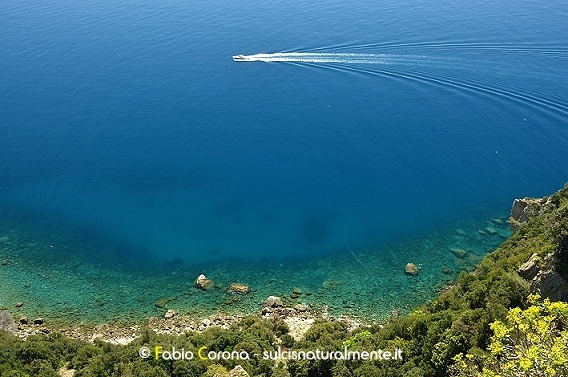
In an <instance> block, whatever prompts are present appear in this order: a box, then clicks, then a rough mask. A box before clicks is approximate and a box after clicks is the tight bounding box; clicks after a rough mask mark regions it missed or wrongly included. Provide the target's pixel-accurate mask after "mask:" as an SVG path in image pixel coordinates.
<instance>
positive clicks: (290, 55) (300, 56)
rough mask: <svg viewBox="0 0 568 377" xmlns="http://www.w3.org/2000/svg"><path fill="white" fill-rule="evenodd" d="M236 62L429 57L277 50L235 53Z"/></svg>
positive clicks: (381, 60)
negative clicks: (249, 53)
mask: <svg viewBox="0 0 568 377" xmlns="http://www.w3.org/2000/svg"><path fill="white" fill-rule="evenodd" d="M233 60H234V61H238V62H289V63H347V64H401V63H406V64H409V63H412V62H415V63H424V62H427V61H431V60H432V58H431V57H427V56H419V55H396V54H358V53H341V52H338V53H330V52H277V53H273V54H254V55H235V56H233Z"/></svg>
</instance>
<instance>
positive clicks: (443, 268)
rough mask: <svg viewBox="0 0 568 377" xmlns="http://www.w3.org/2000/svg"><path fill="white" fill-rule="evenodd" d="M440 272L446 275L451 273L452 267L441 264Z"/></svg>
mask: <svg viewBox="0 0 568 377" xmlns="http://www.w3.org/2000/svg"><path fill="white" fill-rule="evenodd" d="M442 272H443V273H444V274H446V275H448V274H451V273H452V269H451V268H449V267H448V266H442Z"/></svg>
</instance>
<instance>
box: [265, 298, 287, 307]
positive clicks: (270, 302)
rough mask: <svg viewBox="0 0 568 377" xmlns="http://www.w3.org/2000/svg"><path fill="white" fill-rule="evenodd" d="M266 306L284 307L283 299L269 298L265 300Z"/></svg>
mask: <svg viewBox="0 0 568 377" xmlns="http://www.w3.org/2000/svg"><path fill="white" fill-rule="evenodd" d="M264 306H268V307H270V308H276V307H280V306H283V305H282V299H281V298H280V297H278V296H268V298H267V299H266V300H264Z"/></svg>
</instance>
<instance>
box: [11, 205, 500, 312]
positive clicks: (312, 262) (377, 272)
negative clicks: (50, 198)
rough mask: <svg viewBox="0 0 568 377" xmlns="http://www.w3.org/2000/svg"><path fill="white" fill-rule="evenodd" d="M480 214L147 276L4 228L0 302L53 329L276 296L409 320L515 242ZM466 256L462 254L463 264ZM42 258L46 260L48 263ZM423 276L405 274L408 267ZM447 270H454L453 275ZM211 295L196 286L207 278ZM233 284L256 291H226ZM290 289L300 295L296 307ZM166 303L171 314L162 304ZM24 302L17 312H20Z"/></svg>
mask: <svg viewBox="0 0 568 377" xmlns="http://www.w3.org/2000/svg"><path fill="white" fill-rule="evenodd" d="M489 214H490V213H488V211H481V210H480V211H479V212H478V213H477V215H478V218H477V220H476V221H474V220H472V219H468V220H464V221H458V222H452V223H451V224H438V225H437V226H436V227H435V228H433V229H430V230H429V231H428V232H424V233H418V234H414V235H412V236H410V237H405V238H404V239H401V240H397V241H393V242H392V243H389V244H385V245H381V246H378V247H373V248H366V249H356V250H352V251H353V254H352V253H351V252H350V251H349V250H348V249H347V248H345V249H343V250H337V251H335V252H333V253H330V254H328V255H326V256H322V257H317V258H314V257H307V258H298V259H295V260H288V261H286V262H270V261H264V262H262V263H259V262H250V261H249V262H244V261H232V262H225V263H218V264H215V265H208V264H202V265H201V266H193V265H190V266H188V265H187V264H185V263H184V262H182V261H180V260H174V261H171V262H169V263H167V264H162V265H158V264H156V265H154V266H153V268H149V267H148V261H147V260H139V263H138V264H134V263H133V262H132V259H129V258H121V259H118V258H116V257H115V256H116V254H114V253H112V252H111V253H107V254H104V252H103V251H102V246H101V245H100V244H99V245H97V244H92V243H88V241H86V240H85V239H78V238H76V237H75V236H73V235H69V234H67V235H65V234H53V233H51V234H50V233H47V232H42V231H38V230H32V229H24V228H22V227H21V224H17V223H15V222H7V221H4V222H3V223H2V226H1V227H0V259H2V260H4V261H6V262H7V264H6V265H3V266H2V275H1V276H2V282H1V283H2V286H3V287H4V289H3V291H2V293H1V294H0V298H1V300H2V302H3V303H4V305H5V306H6V307H8V308H9V309H10V310H12V311H13V312H14V313H15V314H17V315H28V316H30V317H33V316H42V317H44V318H46V319H47V320H48V321H50V322H56V321H61V322H67V323H68V322H72V323H78V322H82V323H85V322H87V323H98V322H105V321H118V322H121V321H127V322H128V321H130V322H137V321H141V320H143V319H145V318H147V317H148V316H159V315H161V314H163V313H164V312H165V310H166V309H174V310H176V311H177V312H179V313H184V314H194V315H200V316H204V315H208V314H212V313H214V312H219V311H221V312H227V313H240V314H242V313H252V312H254V311H257V310H259V309H260V308H261V306H262V302H263V301H264V300H265V299H266V297H268V296H270V295H278V296H281V297H282V298H283V299H284V302H285V303H286V304H287V305H290V306H293V305H295V304H297V303H303V304H306V305H308V306H309V307H311V308H312V309H313V310H317V311H323V310H326V308H327V310H328V311H329V313H330V314H332V315H340V314H348V315H350V316H353V317H359V318H361V319H363V320H366V321H376V320H381V319H384V318H386V317H388V316H389V315H390V314H391V311H392V310H397V311H399V312H402V313H404V312H407V311H409V310H411V309H412V308H413V307H415V306H416V305H419V304H421V303H425V302H426V301H428V300H429V299H431V298H433V297H435V295H436V294H437V293H438V292H439V291H440V289H442V288H443V287H444V286H445V285H447V284H451V282H452V281H453V280H454V279H455V278H456V277H457V274H459V272H460V271H469V270H472V269H473V268H474V267H475V265H476V264H477V263H478V262H479V260H480V259H481V258H482V257H483V255H485V253H487V252H489V251H492V250H494V249H495V248H496V247H497V246H498V245H499V244H500V243H501V242H503V240H504V239H506V237H508V235H509V231H508V224H507V223H506V221H505V219H506V217H505V216H503V215H502V214H493V216H487V215H489ZM457 250H463V251H464V252H465V253H464V255H460V257H457V253H459V251H457ZM46 255H48V256H49V258H48V259H46V257H45V256H46ZM409 262H412V263H414V264H415V265H417V266H418V268H419V274H418V275H417V276H410V275H408V274H405V273H404V266H405V265H406V263H409ZM448 270H450V271H448ZM201 273H204V274H206V276H207V277H209V278H210V279H212V280H213V281H214V282H215V287H214V289H211V290H208V291H202V290H199V289H197V288H195V287H194V286H193V283H194V281H195V278H196V277H197V276H198V275H199V274H201ZM233 282H239V283H243V284H247V285H249V286H250V287H251V289H252V292H251V293H249V294H247V295H238V294H233V293H230V292H229V285H230V284H231V283H233ZM294 288H300V289H301V291H302V294H301V295H300V297H298V298H292V297H291V293H292V291H293V290H294ZM160 299H167V300H168V302H167V304H166V306H165V307H157V306H156V301H159V300H160ZM18 302H22V303H23V304H24V305H23V306H22V307H21V308H17V309H16V308H15V306H16V303H18Z"/></svg>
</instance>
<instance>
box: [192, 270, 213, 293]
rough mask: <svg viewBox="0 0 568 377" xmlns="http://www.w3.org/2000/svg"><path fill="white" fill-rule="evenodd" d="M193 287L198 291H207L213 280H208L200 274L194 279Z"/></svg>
mask: <svg viewBox="0 0 568 377" xmlns="http://www.w3.org/2000/svg"><path fill="white" fill-rule="evenodd" d="M195 286H196V287H197V288H199V289H203V290H207V289H209V288H212V287H213V280H211V279H208V278H207V277H206V276H205V275H203V274H201V275H199V276H198V277H197V279H195Z"/></svg>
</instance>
